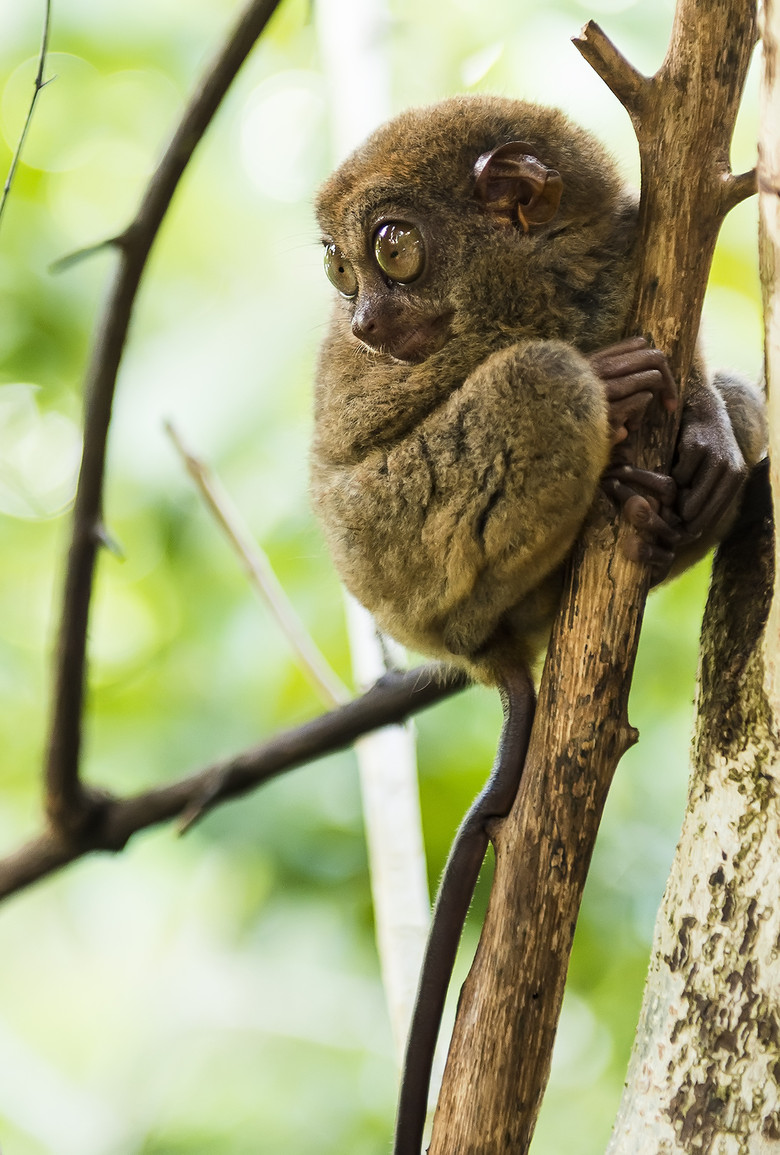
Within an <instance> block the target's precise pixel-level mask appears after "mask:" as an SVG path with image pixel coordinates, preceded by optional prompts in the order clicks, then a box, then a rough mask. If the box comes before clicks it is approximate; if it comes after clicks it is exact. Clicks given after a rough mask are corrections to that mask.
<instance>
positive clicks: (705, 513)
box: [680, 470, 742, 535]
mask: <svg viewBox="0 0 780 1155" xmlns="http://www.w3.org/2000/svg"><path fill="white" fill-rule="evenodd" d="M741 484H742V479H741V478H740V477H739V476H736V475H734V474H733V473H729V472H726V471H725V470H724V471H723V472H722V473H721V475H720V476H719V477H718V478H717V480H716V481H714V482H713V483H712V487H711V488H710V489H709V491H708V492H707V499H706V501H705V502H704V503H703V504H702V501H701V498H700V497H699V495H698V494H697V493H696V492H695V491H693V492H690V493H684V494H683V496H682V499H681V501H680V513H681V514H682V516H683V519H684V521H685V528H686V530H687V531H688V532H689V533H691V534H694V535H698V534H699V533H701V532H702V531H703V530H705V529H708V528H709V527H712V526H716V525H717V524H718V522H719V521H720V519H721V518H722V517H723V516H724V514H725V513H726V511H727V510H728V508H729V506H730V505H731V504H732V502H733V501H734V500H735V498H736V496H737V494H738V493H739V489H740V486H741ZM691 510H693V512H691Z"/></svg>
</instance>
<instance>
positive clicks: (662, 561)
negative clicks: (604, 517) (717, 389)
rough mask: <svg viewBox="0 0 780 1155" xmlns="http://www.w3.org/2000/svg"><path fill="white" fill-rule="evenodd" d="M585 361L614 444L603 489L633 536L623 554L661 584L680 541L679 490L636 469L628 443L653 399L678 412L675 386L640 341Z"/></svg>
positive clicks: (661, 359)
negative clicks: (598, 384) (598, 385)
mask: <svg viewBox="0 0 780 1155" xmlns="http://www.w3.org/2000/svg"><path fill="white" fill-rule="evenodd" d="M589 359H590V363H591V365H592V366H593V369H594V370H595V372H596V373H597V374H598V375H599V377H601V379H602V381H603V382H604V387H605V392H606V397H607V402H608V404H609V423H610V428H611V430H612V444H613V446H615V447H618V448H616V450H615V452H614V457H613V460H614V463H613V465H612V467H611V468H610V469H608V470H607V472H606V474H605V475H604V477H603V479H602V488H603V489H604V490H605V492H606V493H607V494H609V496H610V497H611V498H613V500H615V501H616V502H617V503H618V505H620V506H621V507H622V510H623V515H624V517H625V518H626V520H627V521H628V523H629V525H630V526H631V529H632V531H633V532H632V533H631V534H630V535H629V536H628V537H627V538H626V539H625V543H624V550H625V552H626V553H627V555H628V556H629V557H630V558H632V559H633V560H634V561H638V562H644V563H645V564H647V565H649V566H650V567H651V569H652V571H653V577H654V578H655V579H656V580H660V579H661V577H663V576H665V574H666V573H667V572H668V570H669V567H670V566H671V564H672V562H673V561H674V555H675V549H676V548H677V546H678V545H679V544H680V543H681V542H682V540H683V538H684V534H683V533H682V532H681V529H682V526H681V520H680V517H679V516H678V513H677V512H676V509H675V507H676V504H677V496H678V490H677V485H676V484H675V480H673V479H672V478H671V477H667V476H666V475H665V474H660V473H652V472H650V471H649V470H645V469H639V468H637V467H636V466H634V465H633V464H632V463H631V461H630V457H631V448H632V447H631V445H630V444H629V443H630V441H631V434H632V433H634V432H635V431H636V430H637V429H638V428H639V425H640V423H641V421H642V419H643V418H644V416H645V413H646V410H647V408H648V406H649V405H650V403H651V402H652V401H653V399H655V400H656V401H657V402H658V403H659V404H661V405H663V407H664V408H665V409H667V410H668V411H669V412H673V411H674V410H675V409H676V408H677V386H676V384H675V381H674V378H673V377H672V374H671V371H670V369H669V366H668V364H667V361H666V357H665V356H664V354H663V353H662V352H661V351H660V349H652V348H650V346H649V345H648V343H647V341H646V340H645V339H644V337H629V338H628V339H627V340H625V341H621V342H620V343H619V344H617V345H611V346H610V347H609V348H608V349H600V350H599V351H598V352H597V353H594V354H592V355H591V357H590V358H589Z"/></svg>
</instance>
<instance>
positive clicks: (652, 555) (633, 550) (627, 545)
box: [623, 534, 675, 583]
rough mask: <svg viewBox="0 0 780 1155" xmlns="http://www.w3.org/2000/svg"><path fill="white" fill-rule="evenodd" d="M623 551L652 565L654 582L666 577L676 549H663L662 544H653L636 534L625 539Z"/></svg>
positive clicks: (627, 555) (640, 561) (643, 563)
mask: <svg viewBox="0 0 780 1155" xmlns="http://www.w3.org/2000/svg"><path fill="white" fill-rule="evenodd" d="M623 553H624V554H625V555H626V557H628V558H630V559H631V561H636V562H639V563H640V565H648V566H650V569H651V571H652V576H653V582H654V583H655V582H657V581H660V580H661V578H663V577H666V575H667V573H668V572H669V570H670V568H671V566H672V563H673V562H674V557H675V555H674V550H669V549H663V548H662V547H661V546H659V545H653V544H652V543H651V542H649V541H644V540H643V539H642V538H641V537H636V536H635V535H634V534H631V535H630V536H629V537H626V538H625V539H624V542H623Z"/></svg>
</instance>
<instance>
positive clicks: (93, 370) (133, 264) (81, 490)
mask: <svg viewBox="0 0 780 1155" xmlns="http://www.w3.org/2000/svg"><path fill="white" fill-rule="evenodd" d="M277 4H278V0H252V2H251V3H250V4H249V5H248V7H247V8H246V9H245V11H244V13H243V15H242V16H241V17H240V19H239V20H238V22H237V24H236V26H235V28H234V29H233V31H232V33H231V34H230V36H229V37H228V39H227V40H226V42H225V44H224V46H223V48H222V50H221V51H220V52H219V54H218V55H217V57H216V59H215V60H214V62H213V63H212V65H211V67H210V68H209V69H208V70H207V72H206V74H205V76H204V78H203V80H202V82H201V84H200V85H199V87H198V88H197V90H196V91H195V93H194V95H193V96H192V98H191V100H190V102H189V105H188V106H187V108H186V110H185V112H184V116H183V117H182V120H181V123H180V124H179V126H178V128H177V129H176V132H175V133H174V136H173V139H172V140H171V142H170V144H169V145H168V148H167V149H166V152H165V154H164V156H163V158H162V160H161V161H160V164H159V165H158V167H157V170H156V172H155V173H154V176H153V177H152V179H151V181H150V183H149V186H148V188H147V190H146V194H145V195H144V197H143V200H142V202H141V206H140V208H139V210H138V213H137V214H136V217H135V219H134V220H133V221H132V223H131V224H130V226H129V227H128V228H127V229H126V230H125V232H124V233H123V234H122V235H121V236H120V237H117V238H116V239H115V242H114V243H115V244H116V245H117V247H118V248H119V250H120V256H119V264H118V268H117V271H116V274H115V277H114V282H113V285H112V287H111V290H110V293H109V296H108V300H107V302H106V305H105V309H104V312H103V318H102V321H101V322H100V325H99V328H98V334H97V338H96V341H95V347H94V351H93V355H92V361H91V364H90V367H89V370H88V373H87V379H86V385H85V419H84V449H83V453H82V460H81V471H80V474H79V482H78V488H77V490H76V501H75V506H74V510H73V529H72V536H71V544H70V550H69V553H68V562H67V570H66V575H65V590H64V595H63V605H62V613H61V618H60V629H59V640H58V647H57V657H56V669H55V684H54V699H53V705H52V713H51V722H50V730H49V741H48V752H47V760H46V806H47V811H48V815H49V819H50V821H51V822H52V824H53V825H54V826H55V827H56V828H57V829H58V830H59V832H60V833H61V834H62V835H63V836H65V837H69V836H73V835H74V834H76V833H77V832H79V831H80V830H82V829H83V828H84V827H85V826H88V825H89V823H90V822H91V821H92V820H93V819H94V817H95V813H96V809H95V808H96V806H98V804H99V801H100V800H99V799H98V798H96V797H93V796H92V795H91V794H90V793H89V792H88V791H87V790H86V789H85V787H84V786H83V784H82V783H81V781H80V779H79V760H80V751H81V720H82V713H83V708H84V687H85V681H86V638H87V624H88V620H89V606H90V599H91V596H92V582H93V577H94V570H95V558H96V554H97V549H98V545H99V544H100V541H101V539H102V538H103V536H104V530H103V522H102V519H103V476H104V470H105V458H106V442H107V438H108V427H109V423H110V421H111V408H112V404H113V398H114V390H115V387H116V377H117V371H118V369H119V363H120V360H121V357H122V351H123V349H124V344H125V339H126V337H127V331H128V327H129V324H130V318H131V315H132V311H133V305H134V302H135V297H136V293H137V291H138V285H139V282H140V280H141V276H142V274H143V270H144V267H145V265H146V260H147V258H148V256H149V252H150V250H151V247H152V244H153V242H154V239H155V237H156V235H157V232H158V230H159V228H160V225H161V223H162V220H163V217H164V216H165V213H166V212H167V210H168V206H169V205H170V202H171V199H172V197H173V194H174V192H175V191H176V187H177V185H178V183H179V180H180V179H181V176H182V173H183V172H184V169H185V168H186V166H187V163H188V161H189V160H190V157H191V156H192V154H193V152H194V151H195V148H196V146H197V144H198V143H199V141H200V139H201V137H202V136H203V134H204V132H205V131H206V129H207V127H208V125H209V123H210V122H211V119H212V117H213V116H214V114H215V112H216V111H217V109H218V108H219V105H220V102H221V101H222V98H223V97H224V95H225V93H226V92H227V90H228V88H229V86H230V84H231V83H232V81H233V79H234V77H235V75H236V73H237V72H238V70H239V68H240V67H241V65H242V64H243V62H244V60H245V59H246V57H247V56H248V54H249V52H250V50H251V49H252V47H253V45H254V43H255V41H256V40H257V38H258V36H259V35H260V33H261V32H262V31H263V29H264V28H265V26H266V24H267V23H268V20H269V19H270V17H271V15H272V13H273V11H274V9H275V8H276V6H277Z"/></svg>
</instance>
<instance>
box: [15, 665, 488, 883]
mask: <svg viewBox="0 0 780 1155" xmlns="http://www.w3.org/2000/svg"><path fill="white" fill-rule="evenodd" d="M466 684H467V682H466V678H465V677H464V675H463V674H460V673H456V672H454V671H451V670H445V669H443V668H441V667H437V666H421V667H420V668H419V669H416V670H409V671H407V672H405V673H390V674H387V675H385V677H383V678H382V679H380V681H379V682H377V683H376V684H375V685H374V686H372V688H371V689H370V690H368V692H367V693H365V694H363V695H362V696H361V697H359V698H355V699H354V701H352V702H348V703H347V705H346V706H340V707H339V708H338V709H336V710H332V711H330V713H328V714H322V715H320V717H318V718H314V719H313V720H312V721H311V722H306V723H305V724H304V725H302V726H299V727H297V728H296V729H294V730H288V731H286V732H285V733H283V734H279V735H277V736H276V737H275V738H272V739H271V740H270V741H268V742H264V743H262V744H261V745H259V746H255V747H253V748H252V749H250V750H247V751H245V752H244V753H243V754H239V755H237V756H236V757H235V758H230V759H227V760H226V761H224V762H217V763H215V764H214V765H213V766H208V767H207V768H206V769H205V770H200V771H199V772H198V773H196V774H191V775H189V776H188V777H187V778H183V779H181V780H180V781H179V782H174V783H172V784H171V785H170V786H161V787H160V788H158V789H154V790H148V791H145V792H144V793H142V794H138V795H136V796H135V797H131V798H124V799H113V798H96V799H95V803H94V806H93V810H92V821H91V822H90V823H85V824H84V825H83V826H82V828H81V829H80V831H78V832H76V833H71V834H69V835H68V836H63V834H62V833H61V832H60V831H58V830H57V829H56V828H55V827H53V826H52V827H50V828H49V829H48V830H46V831H44V832H43V833H42V834H40V835H38V836H37V837H36V838H34V839H32V841H30V842H28V843H27V844H26V845H24V846H22V847H21V848H20V849H19V850H17V851H15V852H14V853H13V854H10V855H9V856H8V857H6V858H4V859H2V860H0V900H2V899H3V898H6V897H8V895H11V894H14V893H16V892H17V891H20V890H22V889H23V888H24V887H26V886H29V885H30V884H31V883H33V882H36V881H37V880H38V879H40V878H43V877H45V876H46V875H48V874H51V873H53V872H54V871H55V870H59V869H60V868H61V867H63V866H65V865H67V863H69V862H72V861H73V860H74V859H76V858H81V857H82V856H83V855H85V854H89V853H91V852H92V851H96V850H107V851H118V850H121V849H122V848H123V847H124V846H125V845H126V844H127V842H128V840H129V839H130V838H131V837H132V835H133V834H136V833H137V832H138V831H139V830H145V829H146V828H147V827H149V826H155V825H158V824H159V823H161V822H168V821H170V820H171V819H173V818H177V817H179V818H181V819H182V821H183V822H184V823H185V824H186V825H187V826H190V825H192V823H193V822H194V821H196V820H197V819H199V818H200V817H201V816H202V815H203V814H205V813H206V812H207V811H208V810H211V809H212V808H213V807H214V806H217V805H218V804H219V803H220V802H225V801H227V800H228V799H230V798H236V797H238V796H239V795H240V794H246V793H247V792H248V791H250V790H254V789H255V788H256V787H258V786H260V785H262V784H263V783H264V782H267V781H268V780H269V779H271V778H274V777H276V776H277V775H279V774H282V773H284V772H285V771H286V770H291V769H293V768H294V767H296V766H302V765H303V764H304V763H306V762H312V761H314V760H315V759H317V758H321V757H323V756H324V755H326V754H332V753H333V752H334V751H336V750H342V749H344V748H345V747H347V746H351V745H352V743H353V742H354V741H355V740H356V739H357V738H360V737H361V736H362V735H363V734H367V733H369V732H370V731H372V730H378V729H380V728H381V727H382V726H389V725H392V724H393V723H397V722H403V721H404V719H406V718H408V717H409V716H410V715H411V714H415V713H417V712H419V711H420V710H424V709H425V708H426V707H427V706H431V705H433V704H434V703H435V702H440V701H441V700H442V699H443V698H447V697H449V696H450V695H451V694H454V693H457V692H458V691H459V690H462V689H463V688H464V686H465V685H466Z"/></svg>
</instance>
